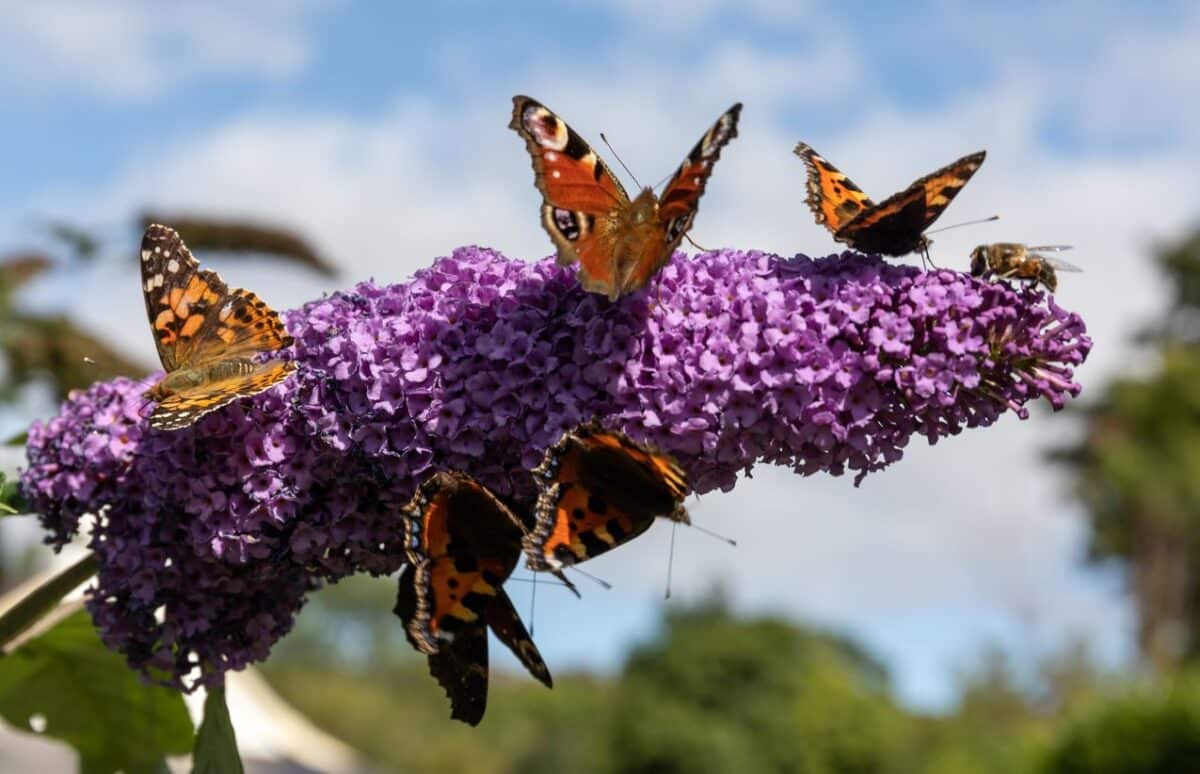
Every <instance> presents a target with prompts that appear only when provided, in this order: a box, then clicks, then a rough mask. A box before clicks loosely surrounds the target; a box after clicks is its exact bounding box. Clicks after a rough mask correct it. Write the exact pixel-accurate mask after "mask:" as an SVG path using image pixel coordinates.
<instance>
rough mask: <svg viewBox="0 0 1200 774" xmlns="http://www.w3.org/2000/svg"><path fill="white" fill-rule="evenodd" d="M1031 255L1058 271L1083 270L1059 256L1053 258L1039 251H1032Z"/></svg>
mask: <svg viewBox="0 0 1200 774" xmlns="http://www.w3.org/2000/svg"><path fill="white" fill-rule="evenodd" d="M1030 255H1031V256H1032V257H1034V258H1037V259H1038V260H1040V261H1044V262H1045V263H1046V264H1047V265H1049V266H1050V267H1052V268H1054V269H1057V270H1058V271H1074V272H1081V271H1083V269H1081V268H1079V267H1078V266H1076V265H1075V264H1073V263H1067V262H1066V261H1064V260H1061V259H1059V258H1051V257H1050V256H1048V255H1040V254H1038V253H1030Z"/></svg>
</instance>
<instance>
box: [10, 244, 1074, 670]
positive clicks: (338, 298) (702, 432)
mask: <svg viewBox="0 0 1200 774" xmlns="http://www.w3.org/2000/svg"><path fill="white" fill-rule="evenodd" d="M285 320H286V325H287V328H288V330H289V331H290V332H291V333H292V335H293V336H294V337H295V339H296V343H295V346H294V351H293V352H292V353H290V354H289V355H288V356H290V357H294V358H295V360H296V361H297V362H298V363H299V366H300V368H299V370H298V371H297V373H296V374H295V375H294V376H293V377H292V378H290V379H289V380H287V381H286V382H285V383H283V384H281V385H280V386H278V387H276V388H275V389H272V390H270V391H268V392H266V393H263V394H261V395H259V396H257V397H254V398H252V399H248V400H244V401H240V402H238V403H236V404H234V405H231V406H229V407H226V408H225V409H222V410H221V411H218V412H215V413H213V414H210V415H208V416H206V417H204V418H203V419H201V420H200V421H199V422H198V423H197V424H196V425H194V426H193V427H191V428H187V429H184V430H180V431H175V432H165V431H154V430H151V429H150V428H149V427H148V425H147V423H146V421H145V419H144V414H145V413H146V405H145V400H144V399H143V398H142V397H141V392H142V390H143V389H144V385H142V384H139V383H136V382H132V381H129V380H116V381H114V382H112V383H108V384H97V385H95V386H93V387H92V388H91V389H90V390H88V391H86V392H82V393H77V394H74V395H72V396H71V397H70V399H69V400H68V401H67V402H66V403H65V404H64V406H63V409H62V412H61V413H60V414H59V415H58V416H57V417H55V418H54V419H52V420H50V421H49V422H48V423H46V424H39V425H35V426H34V427H33V428H32V429H31V431H30V434H29V444H28V457H29V467H28V469H27V470H25V471H24V473H23V475H22V486H23V489H24V491H25V494H26V496H27V497H28V498H29V499H30V501H31V502H32V503H33V505H34V507H35V509H36V510H37V511H38V512H39V513H41V515H42V520H43V524H44V525H45V527H46V528H47V530H48V531H49V532H50V538H49V540H50V541H51V542H53V543H55V544H58V545H61V544H62V543H64V542H66V541H67V540H69V539H71V537H72V536H73V535H74V534H75V532H76V531H77V530H78V527H79V523H80V518H81V517H82V516H83V515H84V514H95V516H96V522H95V527H94V529H93V532H92V539H91V543H92V547H93V549H94V550H95V551H96V553H97V555H98V557H99V564H100V571H99V575H98V580H97V585H96V588H95V589H94V590H93V592H92V594H91V596H90V602H89V605H90V609H91V612H92V615H93V617H94V618H95V620H96V622H97V624H98V626H99V627H100V630H101V632H102V634H103V635H104V637H105V640H106V642H108V643H109V644H110V645H111V646H113V647H115V648H118V649H119V650H121V651H122V652H123V653H125V655H126V656H127V658H128V659H129V661H130V663H131V664H132V665H133V666H134V667H136V668H138V669H141V670H143V671H144V672H145V673H147V674H149V675H151V676H153V677H156V678H157V679H160V680H165V681H167V682H171V683H173V684H176V685H180V686H182V687H185V688H187V687H191V686H192V685H193V678H194V676H195V675H197V674H200V675H202V676H201V678H200V679H201V680H208V679H218V678H219V676H220V674H221V673H223V671H224V670H226V669H230V668H239V667H241V666H243V665H245V664H247V663H249V662H251V661H254V660H257V659H261V658H263V657H264V656H265V655H266V653H267V651H268V650H269V648H270V646H271V645H272V644H273V643H274V642H275V641H276V640H277V639H278V638H279V637H280V636H282V635H283V634H284V633H285V632H286V631H287V630H288V628H289V627H290V625H291V622H292V620H293V618H294V615H295V613H296V611H297V610H298V609H299V607H300V605H301V604H302V603H303V600H304V596H305V594H306V593H307V592H308V591H309V590H311V589H312V588H314V587H315V586H316V585H318V584H319V583H321V582H323V581H328V580H336V579H338V578H340V577H343V576H345V575H347V574H349V573H353V572H360V571H367V572H372V573H389V572H392V571H394V570H396V569H397V568H398V567H399V566H400V564H401V562H402V561H403V551H402V549H401V545H400V540H401V532H402V530H401V529H400V527H399V521H398V516H397V511H398V507H399V505H400V504H402V503H404V502H406V501H407V499H408V498H409V497H410V496H411V494H412V492H413V490H414V489H415V487H416V485H417V484H418V483H419V482H420V481H421V480H422V479H423V478H424V477H426V476H427V475H429V474H430V473H432V472H434V471H435V470H447V469H457V470H463V471H466V472H468V473H470V474H471V475H473V476H475V477H477V478H478V479H479V480H480V481H482V482H483V483H484V484H486V485H487V486H489V487H491V488H492V489H493V490H495V491H496V492H497V493H499V494H500V495H502V496H504V497H506V498H508V499H509V500H510V501H512V502H513V503H515V504H517V505H518V506H520V505H522V504H525V503H528V502H529V500H530V499H531V497H532V494H533V491H534V490H533V483H532V480H531V478H530V476H529V473H528V469H529V468H531V467H533V466H534V465H536V464H537V462H538V461H539V460H540V458H541V455H542V453H543V451H544V450H545V449H546V448H547V447H548V446H550V445H551V444H552V443H553V442H554V441H555V440H556V439H557V437H558V436H559V434H560V433H562V432H563V431H564V430H566V429H568V428H570V427H572V426H574V425H576V424H578V423H579V422H581V421H585V420H588V419H591V418H593V417H598V418H600V419H601V420H602V421H604V422H605V423H606V424H607V425H608V426H610V427H614V428H618V429H621V430H624V431H625V432H627V433H629V434H630V435H631V436H632V437H634V438H635V439H638V440H642V441H648V442H651V443H653V444H655V445H657V446H659V447H661V448H662V449H663V450H665V451H667V452H669V453H671V454H673V455H675V456H676V457H677V458H678V459H679V461H680V463H681V464H682V465H683V467H684V468H685V469H686V470H687V471H688V473H689V475H690V477H691V481H692V484H693V486H694V488H695V490H696V491H697V492H700V493H703V492H707V491H712V490H714V489H729V488H731V487H732V486H733V485H734V482H735V481H736V478H737V475H738V473H739V472H740V471H744V470H749V469H750V468H751V467H752V466H753V465H754V464H755V463H757V462H759V461H766V462H770V463H775V464H783V465H788V466H791V467H792V468H793V469H794V470H796V471H797V472H798V473H801V474H804V475H808V474H812V473H816V472H827V473H832V474H835V475H836V474H841V473H844V472H846V471H847V470H850V471H854V472H855V473H856V474H857V476H858V477H859V478H861V477H862V476H863V475H865V474H866V473H868V472H869V471H873V470H877V469H880V468H882V467H884V466H886V465H888V464H890V463H892V462H895V461H896V460H898V459H899V458H900V457H901V455H902V453H903V449H904V446H905V444H906V443H907V442H908V440H909V438H910V437H911V436H913V435H914V434H922V435H924V436H926V437H927V438H928V439H929V440H930V441H935V440H937V439H938V438H941V437H943V436H946V435H950V434H954V433H957V432H959V431H960V430H961V429H962V428H963V427H971V426H977V425H987V424H990V423H991V422H993V421H994V420H995V419H996V418H997V417H998V416H999V415H1000V414H1001V413H1003V412H1004V411H1006V410H1012V411H1014V412H1016V413H1017V414H1018V415H1020V416H1022V417H1024V416H1025V415H1026V406H1027V404H1028V403H1029V402H1030V401H1032V400H1035V399H1037V398H1038V397H1045V398H1046V399H1048V401H1049V402H1050V403H1051V405H1053V406H1054V407H1056V408H1057V407H1060V406H1062V405H1063V403H1064V402H1065V401H1066V399H1067V398H1068V397H1071V396H1074V395H1076V394H1077V393H1078V391H1079V387H1078V385H1076V384H1075V383H1074V382H1073V381H1072V373H1073V367H1074V366H1076V365H1078V364H1079V363H1081V362H1082V361H1083V359H1084V358H1085V357H1086V355H1087V352H1088V349H1089V348H1090V345H1091V344H1090V341H1089V340H1088V338H1087V336H1086V335H1085V333H1084V326H1083V323H1082V321H1081V320H1080V319H1079V318H1078V317H1077V316H1075V315H1073V314H1069V313H1067V312H1065V311H1063V310H1062V309H1060V308H1058V307H1057V306H1055V305H1054V304H1053V302H1052V301H1046V299H1045V297H1044V296H1043V295H1042V294H1041V293H1039V292H1038V291H1036V290H1032V289H1024V290H1019V291H1016V290H1013V289H1011V288H1009V287H1007V286H1005V285H998V284H990V283H986V282H982V281H979V280H975V279H972V278H970V277H967V276H965V275H962V274H959V273H955V272H949V271H938V272H929V273H925V272H921V271H919V270H917V269H916V268H913V267H905V266H897V265H893V264H889V263H885V262H883V261H881V260H879V259H876V258H869V257H865V256H861V255H857V254H853V253H847V254H844V255H841V256H830V257H828V258H823V259H818V260H812V259H809V258H805V257H796V258H792V259H784V258H779V257H777V256H773V255H768V254H764V253H758V252H739V251H719V252H711V253H704V254H700V255H697V256H694V257H691V258H683V257H676V259H675V260H673V261H672V262H671V263H670V264H668V265H667V266H666V267H665V268H664V269H663V271H662V272H661V274H660V275H659V278H658V279H657V280H656V281H655V282H653V283H651V286H650V288H649V289H648V290H647V291H646V292H643V293H638V294H634V295H633V296H630V297H626V298H623V299H621V300H620V301H618V302H617V303H610V302H609V301H608V300H606V299H605V298H603V297H601V296H598V295H595V294H590V293H586V292H584V291H582V290H581V289H580V288H579V286H578V283H577V281H576V279H575V277H574V274H573V272H572V271H571V270H569V269H563V268H561V267H558V266H556V265H555V264H554V263H553V261H551V260H549V259H548V260H545V261H541V262H539V263H535V264H529V263H524V262H520V261H514V260H510V259H507V258H505V257H503V256H501V255H499V254H498V253H495V252H493V251H490V250H485V249H481V248H474V247H469V248H462V249H459V250H457V251H455V252H454V254H453V255H452V256H450V257H448V258H443V259H441V260H439V261H437V262H436V263H434V265H433V266H431V267H430V268H428V269H426V270H423V271H421V272H418V273H417V274H416V275H415V276H414V277H413V279H412V280H410V281H409V282H407V283H404V284H401V285H393V286H387V287H380V286H377V285H375V284H372V283H363V284H361V285H359V286H358V287H357V288H355V289H354V290H353V291H352V292H345V293H339V294H336V295H333V296H330V297H327V298H323V299H321V300H318V301H314V302H312V303H310V304H308V305H307V306H305V307H304V308H303V309H300V310H296V311H293V312H290V313H288V314H286V315H285ZM189 674H190V675H192V676H193V678H189Z"/></svg>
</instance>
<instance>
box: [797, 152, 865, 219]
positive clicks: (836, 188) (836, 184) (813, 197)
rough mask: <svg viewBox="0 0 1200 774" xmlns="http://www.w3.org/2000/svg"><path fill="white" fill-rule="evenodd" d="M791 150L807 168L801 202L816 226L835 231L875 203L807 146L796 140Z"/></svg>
mask: <svg viewBox="0 0 1200 774" xmlns="http://www.w3.org/2000/svg"><path fill="white" fill-rule="evenodd" d="M793 153H795V154H796V155H797V156H799V157H800V160H801V161H803V162H804V166H805V167H806V168H807V169H808V183H807V188H808V197H807V198H806V199H805V202H806V203H807V204H808V207H809V209H811V210H812V212H813V216H814V217H815V218H816V220H817V224H818V225H821V226H824V227H825V228H827V229H829V230H830V231H832V232H834V233H837V230H838V229H840V228H841V227H842V226H844V225H846V224H847V223H849V222H850V221H851V220H853V219H854V218H855V216H857V215H858V214H859V213H861V212H862V211H863V210H866V209H869V208H871V207H874V206H875V202H873V201H871V199H870V197H868V196H867V195H866V194H865V193H863V190H862V189H861V188H859V187H858V186H857V185H855V184H854V181H852V180H851V179H850V178H848V177H846V176H845V175H843V174H842V173H841V172H840V171H838V168H837V167H835V166H834V165H832V164H830V163H829V162H828V161H826V160H825V158H824V157H823V156H821V155H820V154H819V153H817V152H816V151H815V150H813V149H812V146H811V145H808V144H807V143H803V142H802V143H798V144H797V145H796V148H795V150H794V151H793Z"/></svg>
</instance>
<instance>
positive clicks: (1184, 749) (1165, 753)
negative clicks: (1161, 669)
mask: <svg viewBox="0 0 1200 774" xmlns="http://www.w3.org/2000/svg"><path fill="white" fill-rule="evenodd" d="M1197 771H1200V684H1198V683H1197V682H1196V680H1195V679H1194V678H1191V679H1184V680H1181V681H1179V683H1177V684H1176V685H1175V686H1174V687H1173V688H1170V689H1166V690H1164V689H1162V687H1161V686H1152V687H1149V688H1144V689H1141V690H1137V691H1135V692H1132V693H1130V694H1128V695H1126V696H1124V697H1120V698H1117V699H1115V700H1111V701H1109V702H1108V703H1106V704H1103V705H1100V706H1098V707H1096V708H1095V709H1093V710H1092V711H1091V712H1089V713H1088V714H1086V715H1085V716H1083V717H1082V718H1080V719H1079V720H1077V721H1076V722H1075V723H1073V724H1071V725H1069V726H1068V727H1067V728H1066V729H1065V730H1064V731H1063V732H1062V733H1061V734H1060V736H1059V738H1058V739H1057V740H1056V742H1055V743H1054V745H1053V747H1051V749H1050V751H1049V752H1048V754H1047V755H1046V756H1045V760H1044V762H1043V765H1042V768H1041V772H1042V774H1192V773H1193V772H1197Z"/></svg>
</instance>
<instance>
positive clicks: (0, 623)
mask: <svg viewBox="0 0 1200 774" xmlns="http://www.w3.org/2000/svg"><path fill="white" fill-rule="evenodd" d="M95 574H96V555H95V554H92V553H89V554H88V555H87V556H85V557H83V558H82V559H80V560H79V561H78V562H76V563H75V564H73V565H71V566H70V567H68V568H67V569H65V570H63V571H62V572H60V573H59V574H58V575H55V576H54V577H53V578H51V579H50V580H48V581H46V582H45V583H43V584H42V585H40V586H38V587H37V588H36V589H34V590H33V591H31V592H29V593H28V594H26V595H25V596H24V597H22V598H21V600H20V601H19V602H17V604H15V605H13V606H12V607H11V608H9V609H8V610H6V611H5V612H4V614H3V615H0V649H3V648H4V647H5V646H6V645H8V643H10V642H11V641H12V640H13V639H14V638H15V637H17V636H18V635H19V634H21V632H23V631H25V630H26V629H28V628H29V627H30V626H33V625H34V624H35V623H37V621H38V619H39V618H41V617H42V616H44V615H46V613H49V612H50V611H51V610H53V609H54V607H55V606H56V605H58V603H59V601H61V600H62V598H63V597H65V596H66V595H67V594H68V593H69V592H70V591H72V590H73V589H74V588H75V587H76V586H78V585H79V584H81V583H83V582H84V581H86V580H87V579H88V578H90V577H92V576H93V575H95Z"/></svg>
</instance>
